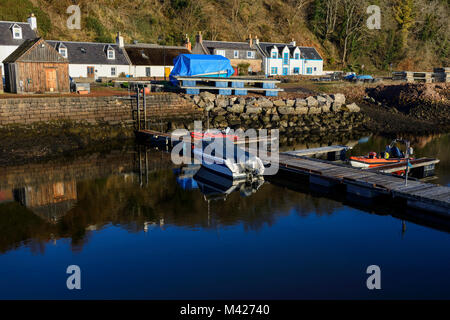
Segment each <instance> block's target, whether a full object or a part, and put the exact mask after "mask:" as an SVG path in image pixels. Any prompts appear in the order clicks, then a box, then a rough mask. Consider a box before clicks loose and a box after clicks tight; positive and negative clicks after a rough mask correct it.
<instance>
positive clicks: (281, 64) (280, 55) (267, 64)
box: [255, 39, 323, 76]
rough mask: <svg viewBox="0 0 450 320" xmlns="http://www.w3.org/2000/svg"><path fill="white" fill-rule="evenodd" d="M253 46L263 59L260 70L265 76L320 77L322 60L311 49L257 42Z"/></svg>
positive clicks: (294, 45) (293, 44)
mask: <svg viewBox="0 0 450 320" xmlns="http://www.w3.org/2000/svg"><path fill="white" fill-rule="evenodd" d="M255 46H256V48H258V51H259V52H260V54H261V55H262V56H263V57H264V58H263V64H262V69H263V71H264V73H265V75H266V76H274V75H279V76H283V75H284V76H287V75H312V76H313V75H322V74H323V59H322V57H321V56H320V54H319V53H318V52H317V50H316V49H315V48H313V47H300V46H297V45H296V43H295V41H292V42H291V43H289V44H285V43H271V42H259V41H258V40H257V39H256V40H255Z"/></svg>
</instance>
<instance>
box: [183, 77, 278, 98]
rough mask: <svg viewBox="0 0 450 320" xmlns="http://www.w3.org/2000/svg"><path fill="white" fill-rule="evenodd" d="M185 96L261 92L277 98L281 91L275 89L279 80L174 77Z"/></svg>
mask: <svg viewBox="0 0 450 320" xmlns="http://www.w3.org/2000/svg"><path fill="white" fill-rule="evenodd" d="M175 78H176V79H177V80H178V81H179V82H180V83H181V85H180V88H181V89H183V90H185V91H186V93H187V94H199V93H200V91H203V90H208V91H211V90H214V91H216V90H217V91H218V93H219V94H220V95H232V94H234V95H247V94H248V91H254V92H262V93H264V94H265V95H266V96H278V92H280V91H283V89H279V88H277V87H276V85H277V84H278V83H280V81H279V80H274V79H264V78H261V79H260V78H243V77H231V78H226V77H198V76H197V77H196V76H192V77H185V76H184V77H181V76H179V77H175Z"/></svg>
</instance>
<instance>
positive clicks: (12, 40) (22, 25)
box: [0, 14, 37, 76]
mask: <svg viewBox="0 0 450 320" xmlns="http://www.w3.org/2000/svg"><path fill="white" fill-rule="evenodd" d="M27 21H28V22H14V21H0V63H1V66H2V68H1V69H2V76H3V75H4V72H5V71H4V70H5V68H4V66H3V60H5V59H6V58H7V57H8V56H9V55H10V54H11V53H13V52H14V51H16V49H17V48H18V47H19V46H20V45H21V44H22V43H24V42H25V40H32V39H35V38H37V35H36V31H37V21H36V17H35V16H34V14H31V15H30V17H29V18H28V20H27Z"/></svg>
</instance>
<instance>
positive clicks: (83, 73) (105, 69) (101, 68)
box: [69, 64, 132, 79]
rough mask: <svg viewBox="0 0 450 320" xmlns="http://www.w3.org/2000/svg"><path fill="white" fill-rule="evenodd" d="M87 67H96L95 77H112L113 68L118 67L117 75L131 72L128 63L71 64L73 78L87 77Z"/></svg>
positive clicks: (70, 72)
mask: <svg viewBox="0 0 450 320" xmlns="http://www.w3.org/2000/svg"><path fill="white" fill-rule="evenodd" d="M87 67H94V69H95V70H96V72H95V78H96V79H97V78H100V77H111V68H113V67H115V68H116V75H115V76H116V77H118V76H119V74H121V73H122V72H123V73H125V74H130V73H131V72H130V71H132V70H130V66H128V65H109V64H69V75H70V76H71V77H72V78H87Z"/></svg>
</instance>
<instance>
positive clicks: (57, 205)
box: [13, 180, 77, 222]
mask: <svg viewBox="0 0 450 320" xmlns="http://www.w3.org/2000/svg"><path fill="white" fill-rule="evenodd" d="M13 193H14V199H15V200H16V201H18V202H20V203H21V204H22V205H24V206H26V207H27V208H29V209H30V210H31V211H33V212H34V213H35V214H37V215H38V216H40V217H41V218H43V219H46V220H48V221H52V222H55V221H57V220H58V219H59V218H61V217H63V216H64V215H65V214H66V213H67V212H68V211H69V210H70V209H72V207H73V206H74V204H75V203H76V201H77V185H76V181H75V180H70V181H64V182H55V183H44V184H40V185H38V186H27V187H23V188H19V189H14V191H13Z"/></svg>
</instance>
